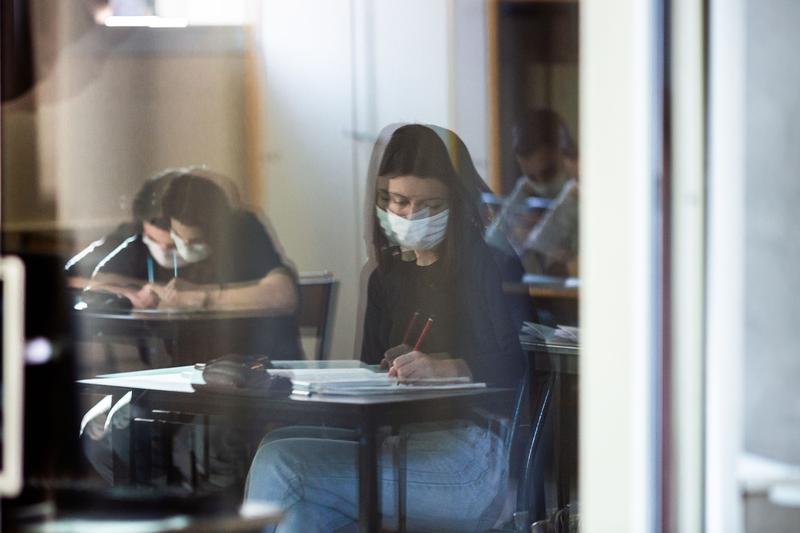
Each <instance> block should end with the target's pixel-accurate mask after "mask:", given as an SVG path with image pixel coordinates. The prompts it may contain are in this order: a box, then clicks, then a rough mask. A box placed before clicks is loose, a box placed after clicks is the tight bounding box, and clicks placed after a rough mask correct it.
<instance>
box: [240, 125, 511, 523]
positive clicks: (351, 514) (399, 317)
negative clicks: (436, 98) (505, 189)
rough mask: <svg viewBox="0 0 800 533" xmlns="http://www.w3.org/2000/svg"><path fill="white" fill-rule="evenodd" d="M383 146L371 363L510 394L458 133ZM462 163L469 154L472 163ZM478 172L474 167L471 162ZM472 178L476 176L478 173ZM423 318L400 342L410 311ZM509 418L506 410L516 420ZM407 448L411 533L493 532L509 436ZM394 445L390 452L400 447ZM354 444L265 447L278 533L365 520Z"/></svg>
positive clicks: (414, 439)
mask: <svg viewBox="0 0 800 533" xmlns="http://www.w3.org/2000/svg"><path fill="white" fill-rule="evenodd" d="M381 139H383V140H385V141H386V142H383V141H379V143H378V144H377V145H376V146H375V149H374V151H373V163H374V164H373V165H372V167H373V168H374V170H375V173H374V175H373V176H372V178H371V179H372V183H371V185H372V188H373V190H375V191H376V192H375V196H373V198H374V201H373V202H372V203H371V205H370V214H369V226H370V227H371V228H372V229H373V235H372V239H371V245H372V246H371V248H372V252H373V257H374V259H375V270H374V271H373V272H372V274H371V276H370V279H369V286H368V289H367V290H368V294H367V306H366V314H365V318H364V332H363V352H362V354H363V359H364V360H365V361H366V362H370V363H378V362H380V361H381V360H384V359H386V360H387V364H388V361H389V360H391V372H392V373H393V374H396V375H398V376H400V377H408V378H424V377H444V376H464V375H466V376H471V377H472V378H473V379H474V380H475V381H480V382H486V383H487V384H488V385H490V386H504V387H514V386H516V385H517V383H518V380H519V378H520V376H522V375H523V373H524V363H523V356H522V353H521V349H520V346H519V341H518V338H517V332H518V326H519V324H517V323H516V322H515V320H514V319H513V318H512V316H513V314H512V313H511V312H510V310H509V309H508V308H507V305H506V302H505V299H504V296H503V293H502V290H501V276H500V273H499V268H498V263H497V260H496V259H495V257H494V255H493V252H492V251H491V250H490V249H489V248H488V246H487V245H486V244H485V242H484V241H483V238H482V232H483V223H482V218H481V216H480V213H479V206H478V203H477V201H476V198H477V197H478V194H477V191H476V185H475V182H474V181H472V180H469V179H465V178H464V176H463V175H462V174H461V173H462V172H465V168H464V165H463V164H460V165H458V168H456V165H454V161H459V158H458V157H456V154H454V153H453V152H452V151H449V150H448V148H451V150H452V147H454V146H463V143H460V142H447V141H448V139H449V140H451V141H456V140H457V138H456V137H455V134H453V133H452V132H449V131H447V130H442V129H441V128H434V127H428V126H422V125H405V126H401V127H392V128H391V129H389V130H387V131H385V132H384V135H382V136H381ZM462 155H463V154H462ZM470 166H471V162H470ZM473 170H474V168H473ZM415 312H417V313H419V314H420V315H421V316H422V317H423V319H421V320H418V323H419V324H418V326H415V327H412V328H411V329H415V328H417V327H419V328H424V327H425V326H424V324H430V323H429V322H428V320H427V318H429V317H431V316H433V317H434V319H433V323H432V324H430V327H429V331H428V333H427V334H426V335H425V336H424V338H423V339H422V342H421V343H418V342H417V341H419V339H420V336H421V335H422V331H419V330H418V331H414V332H411V333H409V336H410V337H411V338H413V339H414V340H413V344H417V346H416V348H417V349H416V350H413V349H412V348H413V346H409V345H408V343H406V344H405V345H404V343H403V340H404V339H406V340H407V342H408V337H407V335H406V334H407V330H408V329H409V322H410V320H411V319H412V317H413V316H414V313H415ZM506 415H507V414H506ZM404 432H406V433H407V434H408V442H407V482H408V485H407V486H408V491H407V498H408V506H407V508H408V525H409V529H411V530H418V529H421V530H435V531H471V530H476V529H480V528H489V527H491V526H492V524H493V522H494V520H495V519H496V517H497V513H498V512H499V509H500V507H501V505H502V503H503V498H504V496H505V494H504V489H505V485H506V476H507V471H506V468H507V457H506V456H507V449H506V445H505V441H504V439H503V438H502V435H500V434H499V433H498V432H495V431H493V430H492V429H491V425H490V424H488V423H481V422H479V421H477V419H476V418H475V417H468V416H466V413H465V418H464V419H463V420H459V421H456V422H448V423H438V422H437V423H434V422H430V423H421V424H412V425H409V426H408V427H406V428H404ZM391 440H392V439H391V438H389V439H387V443H391ZM356 450H357V444H356V443H355V442H353V441H352V435H351V434H350V433H349V432H347V431H345V430H335V429H330V428H327V429H326V428H286V429H283V430H278V431H275V432H273V433H271V434H269V435H267V437H266V438H265V439H264V440H263V442H262V444H261V446H260V447H259V450H258V452H257V454H256V456H255V458H254V460H253V464H252V466H251V469H250V474H249V476H248V484H247V487H246V498H247V499H248V500H268V501H272V502H276V503H278V504H279V505H281V506H282V507H283V508H284V509H285V510H286V518H285V520H284V521H283V522H282V523H281V524H280V525H278V526H277V531H279V532H282V533H284V532H300V531H302V532H311V531H336V530H338V529H339V528H346V527H348V526H349V527H352V526H353V525H354V522H355V520H356V516H357V509H358V505H359V502H358V500H357V496H356V494H357V476H358V474H357V469H356ZM383 450H384V455H383V457H382V458H381V462H382V463H381V464H382V465H383V466H382V472H383V473H382V477H381V482H382V486H381V495H382V509H383V512H384V517H385V519H386V520H387V523H386V524H385V525H386V526H387V527H392V525H393V521H394V520H396V516H395V514H396V513H395V511H394V506H395V501H396V498H395V488H396V484H397V478H396V475H397V472H395V471H394V470H393V469H392V468H391V467H390V466H389V465H391V464H392V459H391V447H390V446H389V445H388V444H385V445H384V448H383Z"/></svg>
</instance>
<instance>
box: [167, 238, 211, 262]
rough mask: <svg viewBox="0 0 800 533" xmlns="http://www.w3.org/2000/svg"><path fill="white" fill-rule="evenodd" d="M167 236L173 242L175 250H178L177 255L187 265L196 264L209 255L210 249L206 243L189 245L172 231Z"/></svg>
mask: <svg viewBox="0 0 800 533" xmlns="http://www.w3.org/2000/svg"><path fill="white" fill-rule="evenodd" d="M169 234H170V237H172V240H173V241H175V248H176V249H177V250H178V255H179V256H180V257H182V258H183V260H184V261H186V262H187V263H197V262H198V261H202V260H203V259H205V258H207V257H208V256H209V255H211V247H210V246H209V245H208V243H205V242H197V243H194V244H189V243H187V242H186V241H184V240H183V239H182V238H181V237H180V235H178V234H177V233H175V232H174V231H172V230H170V232H169Z"/></svg>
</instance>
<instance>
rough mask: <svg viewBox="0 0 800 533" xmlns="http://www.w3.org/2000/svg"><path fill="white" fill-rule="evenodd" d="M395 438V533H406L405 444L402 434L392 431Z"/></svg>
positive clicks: (405, 439) (405, 438)
mask: <svg viewBox="0 0 800 533" xmlns="http://www.w3.org/2000/svg"><path fill="white" fill-rule="evenodd" d="M392 434H393V435H394V436H396V437H397V449H396V450H395V454H394V458H395V462H394V469H395V471H396V472H397V533H406V448H407V447H406V444H407V436H406V434H404V433H400V432H398V431H396V430H395V431H393V432H392Z"/></svg>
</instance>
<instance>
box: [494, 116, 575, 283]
mask: <svg viewBox="0 0 800 533" xmlns="http://www.w3.org/2000/svg"><path fill="white" fill-rule="evenodd" d="M512 133H513V135H512V137H513V145H514V153H515V154H516V159H517V164H518V165H519V168H520V170H521V171H522V176H520V178H519V179H518V180H517V183H516V185H515V186H514V189H513V190H512V191H511V193H510V194H509V195H508V197H507V198H506V200H505V202H504V205H503V208H502V209H501V210H500V213H499V214H498V216H497V217H496V218H495V221H494V222H493V224H492V225H491V227H490V228H489V230H488V231H487V240H488V241H489V242H491V243H495V242H499V240H500V239H501V238H502V236H505V237H507V239H508V241H509V242H510V243H511V245H512V246H513V247H514V249H515V250H516V251H517V253H518V254H519V255H520V257H522V258H523V260H524V263H525V267H526V270H528V271H529V272H534V273H541V272H543V271H548V268H547V266H548V264H550V263H552V261H549V262H548V261H545V263H547V264H544V265H543V264H542V261H541V260H540V259H541V258H540V257H537V256H535V255H534V254H530V253H526V252H528V251H530V250H534V251H535V252H546V253H549V249H545V250H542V249H541V248H543V247H544V245H542V246H539V247H537V246H531V245H528V246H526V241H527V240H528V236H529V234H530V233H531V230H532V229H533V228H534V227H535V226H536V225H537V224H538V223H539V222H541V221H542V218H543V216H544V215H543V212H544V213H546V210H542V209H532V208H531V207H530V206H529V205H528V198H531V197H534V198H541V199H544V200H551V201H552V202H551V208H552V207H554V206H555V204H558V203H560V202H562V201H563V200H564V197H565V196H567V193H566V192H565V191H566V190H567V189H569V190H574V191H573V192H571V193H569V194H572V195H573V196H577V191H576V190H575V189H576V183H575V178H576V177H577V173H578V168H577V158H578V151H577V146H576V145H575V141H574V140H573V138H572V136H571V135H570V132H569V129H568V128H567V126H566V124H565V122H564V120H563V119H562V118H561V117H560V116H559V115H558V113H556V112H555V111H553V110H550V109H538V110H533V111H529V112H528V113H526V114H525V116H524V117H523V118H522V120H520V122H519V123H518V124H516V125H515V127H514V130H513V132H512ZM575 213H576V214H577V210H576V211H575ZM575 222H576V223H575V225H574V227H571V229H572V231H573V232H574V233H573V234H572V235H570V236H569V237H566V239H572V240H575V241H576V240H577V221H575ZM566 246H567V247H570V248H571V247H572V246H573V243H569V244H567V245H566ZM554 255H557V256H558V257H559V258H563V256H564V253H563V251H560V252H558V253H554ZM546 259H553V258H546ZM562 266H563V265H562ZM554 273H555V272H554Z"/></svg>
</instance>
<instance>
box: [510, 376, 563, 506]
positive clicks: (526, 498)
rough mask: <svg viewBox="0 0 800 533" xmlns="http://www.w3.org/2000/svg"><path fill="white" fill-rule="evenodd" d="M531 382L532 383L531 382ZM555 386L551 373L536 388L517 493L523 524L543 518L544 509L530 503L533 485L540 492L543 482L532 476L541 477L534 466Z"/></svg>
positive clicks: (539, 451)
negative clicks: (526, 447)
mask: <svg viewBox="0 0 800 533" xmlns="http://www.w3.org/2000/svg"><path fill="white" fill-rule="evenodd" d="M532 382H533V381H532ZM555 384H556V374H555V373H551V374H550V375H549V376H548V377H547V381H546V382H545V383H544V385H542V386H541V387H539V386H537V387H536V389H537V390H536V392H535V393H533V391H532V394H535V396H534V397H535V398H536V401H535V405H536V407H535V408H534V409H532V416H531V424H532V427H531V433H530V441H529V442H528V450H527V455H526V457H525V458H524V459H525V465H524V470H523V476H522V479H521V480H520V488H519V491H518V492H517V514H519V515H520V519H521V520H522V521H523V522H528V521H530V522H535V521H537V520H541V519H542V518H544V517H545V514H546V513H545V509H542V508H540V506H539V504H538V502H537V501H531V488H532V485H533V483H534V482H535V483H537V484H538V485H539V487H540V491H542V488H543V485H544V482H543V480H541V479H536V480H534V479H533V477H534V475H536V474H538V475H541V474H542V473H541V472H535V464H536V460H537V458H538V457H539V455H540V454H541V453H542V449H541V447H542V438H543V433H544V426H545V423H546V419H547V416H548V415H549V416H551V417H552V416H553V415H552V413H550V406H551V401H552V396H553V389H554V388H555Z"/></svg>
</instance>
